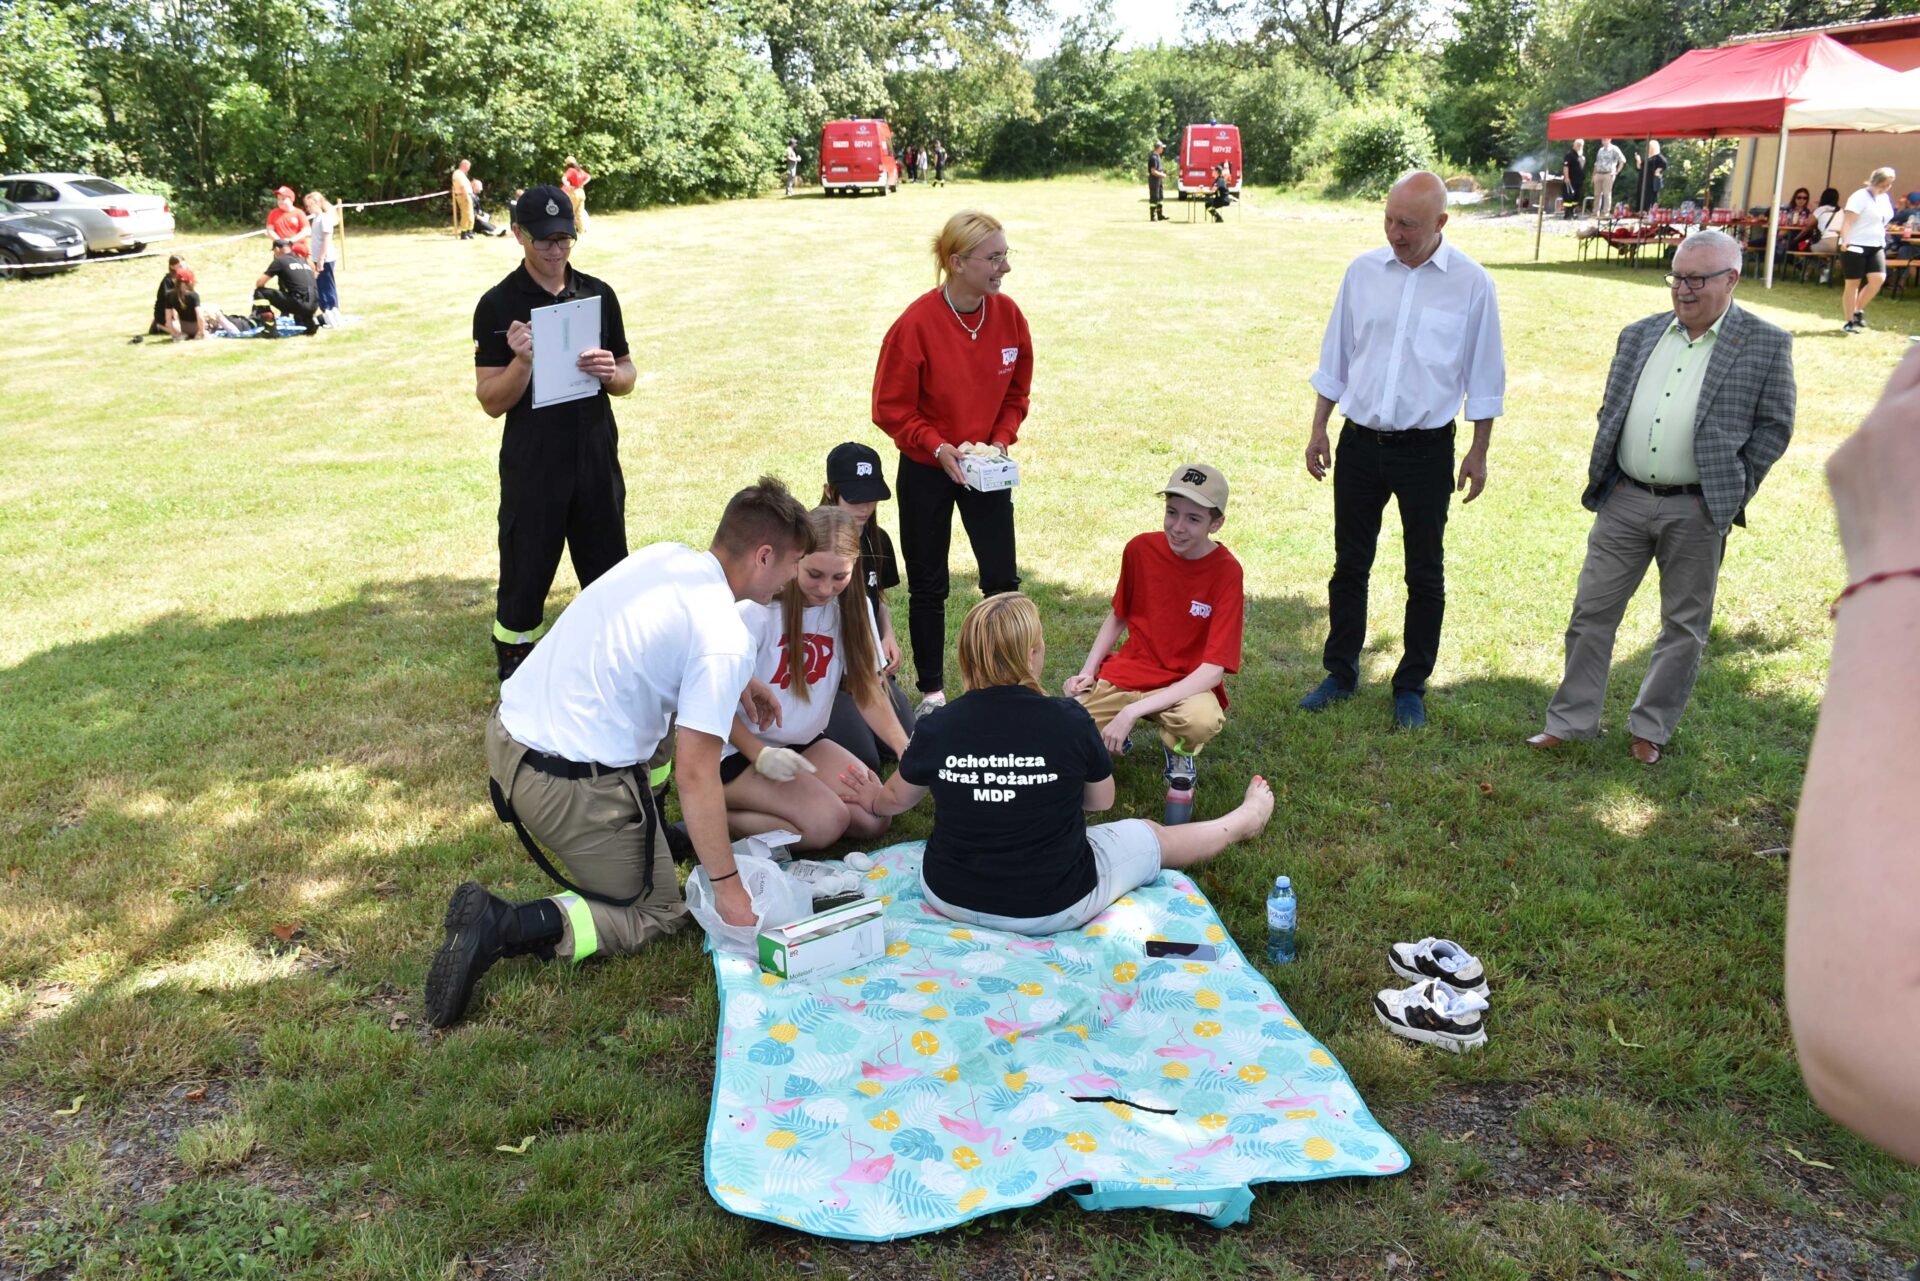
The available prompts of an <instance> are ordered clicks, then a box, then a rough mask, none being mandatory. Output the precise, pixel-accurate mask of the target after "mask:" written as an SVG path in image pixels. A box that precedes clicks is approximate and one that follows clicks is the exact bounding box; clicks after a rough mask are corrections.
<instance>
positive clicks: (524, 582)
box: [473, 187, 636, 680]
mask: <svg viewBox="0 0 1920 1281" xmlns="http://www.w3.org/2000/svg"><path fill="white" fill-rule="evenodd" d="M513 234H514V236H515V238H516V239H518V240H519V242H520V246H521V250H522V252H523V254H524V255H525V260H524V261H523V262H522V263H521V264H520V265H519V266H518V267H516V268H514V269H513V272H512V274H510V275H509V276H508V277H507V278H506V279H505V280H503V281H501V282H500V283H499V284H497V285H495V286H494V287H493V288H492V289H489V290H488V291H487V292H486V293H485V294H483V295H481V298H480V302H479V304H478V305H477V306H475V307H474V309H473V363H474V394H475V395H476V396H477V397H479V400H480V408H482V409H484V410H486V412H487V416H488V417H489V418H498V417H500V415H502V414H505V415H506V418H507V423H506V430H505V432H504V433H503V434H502V438H501V443H500V592H499V598H498V601H497V603H496V605H495V610H494V622H493V647H494V653H495V656H496V658H497V659H498V661H499V669H500V679H501V680H505V679H506V678H507V677H509V676H511V675H513V672H514V669H515V668H517V667H519V666H520V663H521V661H522V660H524V659H525V658H526V656H527V655H528V653H530V652H531V651H532V649H533V645H534V642H535V641H537V640H539V639H540V637H541V636H542V635H543V634H545V632H546V630H547V623H546V608H547V591H548V589H549V588H551V587H552V586H553V575H554V573H555V571H557V570H558V569H559V568H560V549H561V547H562V545H565V546H566V547H567V549H568V550H569V551H570V552H571V553H572V555H573V572H574V574H575V576H577V577H578V578H579V580H580V585H581V586H582V587H585V586H586V585H587V584H589V583H591V582H592V581H593V580H594V579H596V578H598V577H600V575H602V574H604V573H606V572H607V571H608V570H609V569H612V568H613V567H614V566H615V565H617V564H619V563H620V562H621V561H622V560H623V559H625V558H626V555H627V523H626V505H627V487H626V482H625V480H624V479H623V478H622V476H621V474H620V455H619V436H618V433H617V429H616V428H615V426H614V421H613V402H612V401H611V400H610V399H609V397H610V396H624V395H626V394H627V393H628V392H630V391H632V390H633V384H634V379H635V376H636V375H635V372H634V368H633V360H632V359H631V358H630V357H629V356H628V354H627V330H626V325H625V323H624V322H623V321H622V319H621V315H620V300H619V298H617V297H616V296H615V295H614V292H613V290H612V289H610V288H609V287H608V286H607V285H606V284H605V283H604V282H603V281H599V280H595V279H594V278H593V277H592V276H589V275H586V274H584V273H582V272H579V271H575V270H574V269H573V268H572V267H570V266H568V265H567V257H568V255H569V254H571V253H572V251H573V241H574V234H575V232H574V223H573V202H572V201H571V200H570V199H568V197H567V193H566V192H564V191H562V190H560V188H558V187H530V188H528V189H527V190H526V191H525V192H524V193H523V194H522V195H521V197H520V199H519V202H518V203H517V204H515V205H514V208H513ZM595 296H597V297H598V298H599V299H600V341H599V343H598V345H596V346H593V347H589V348H587V349H586V350H585V351H583V352H581V353H580V357H579V360H578V361H577V362H576V364H577V365H578V367H579V368H580V370H581V371H582V372H583V373H589V374H592V375H593V376H594V377H595V378H597V379H599V380H600V384H601V390H600V392H599V393H598V394H596V395H593V396H589V397H587V398H585V399H582V400H569V401H564V402H562V403H560V404H557V405H548V406H546V407H545V408H541V409H536V408H534V406H533V327H532V325H531V324H530V323H529V317H530V316H531V314H532V312H533V311H534V309H535V308H537V307H548V306H552V305H553V304H555V303H560V302H567V301H570V300H573V299H576V298H588V297H595Z"/></svg>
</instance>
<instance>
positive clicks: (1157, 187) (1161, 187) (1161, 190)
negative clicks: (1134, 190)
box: [1147, 174, 1167, 209]
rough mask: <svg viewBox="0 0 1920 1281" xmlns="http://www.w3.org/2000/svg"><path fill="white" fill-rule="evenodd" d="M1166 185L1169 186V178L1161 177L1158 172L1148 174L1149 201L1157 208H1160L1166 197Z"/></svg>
mask: <svg viewBox="0 0 1920 1281" xmlns="http://www.w3.org/2000/svg"><path fill="white" fill-rule="evenodd" d="M1166 186H1167V180H1166V179H1165V178H1163V177H1161V176H1160V175H1158V174H1148V175H1147V203H1148V204H1150V205H1152V206H1153V207H1154V208H1155V209H1158V208H1159V207H1160V203H1161V201H1162V200H1164V199H1165V198H1166Z"/></svg>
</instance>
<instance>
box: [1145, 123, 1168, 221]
mask: <svg viewBox="0 0 1920 1281" xmlns="http://www.w3.org/2000/svg"><path fill="white" fill-rule="evenodd" d="M1166 149H1167V144H1166V143H1164V142H1156V143H1154V144H1153V150H1152V151H1150V152H1148V153H1147V221H1148V222H1165V221H1166V220H1167V211H1166V210H1164V209H1162V208H1161V207H1160V202H1161V201H1162V200H1164V199H1165V198H1166V190H1167V167H1166V162H1165V161H1163V160H1162V159H1161V155H1162V154H1163V153H1164V152H1165V151H1166Z"/></svg>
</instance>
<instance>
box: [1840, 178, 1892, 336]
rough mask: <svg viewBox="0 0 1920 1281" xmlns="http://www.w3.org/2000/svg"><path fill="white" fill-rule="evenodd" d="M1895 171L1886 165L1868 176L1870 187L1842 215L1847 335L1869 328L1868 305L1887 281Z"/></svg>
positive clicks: (1843, 306)
mask: <svg viewBox="0 0 1920 1281" xmlns="http://www.w3.org/2000/svg"><path fill="white" fill-rule="evenodd" d="M1893 176H1894V175H1893V170H1892V169H1889V168H1888V167H1887V166H1885V165H1882V166H1880V168H1878V169H1875V170H1874V171H1873V172H1872V173H1871V174H1869V175H1868V177H1867V185H1866V186H1864V187H1862V188H1860V190H1858V191H1856V192H1854V193H1853V194H1852V195H1851V196H1848V197H1847V207H1846V208H1845V209H1843V210H1841V212H1840V270H1841V272H1842V273H1843V274H1844V275H1845V276H1846V278H1847V287H1846V289H1845V291H1844V293H1843V295H1842V298H1841V302H1840V314H1841V316H1842V317H1844V318H1845V321H1846V323H1845V324H1844V325H1842V326H1841V328H1842V329H1844V330H1845V331H1846V332H1847V333H1850V334H1857V333H1861V332H1863V331H1864V330H1865V329H1866V327H1867V304H1868V303H1870V302H1872V301H1873V296H1874V295H1875V294H1877V293H1879V292H1880V286H1881V285H1882V284H1884V283H1885V282H1886V279H1887V224H1888V223H1890V222H1892V221H1893V201H1892V200H1891V199H1889V198H1888V196H1887V192H1888V191H1890V190H1892V188H1893Z"/></svg>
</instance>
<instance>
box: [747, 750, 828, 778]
mask: <svg viewBox="0 0 1920 1281" xmlns="http://www.w3.org/2000/svg"><path fill="white" fill-rule="evenodd" d="M753 768H754V769H756V770H758V771H759V772H760V773H761V774H763V775H765V776H766V777H767V778H770V779H772V780H773V781H774V782H776V783H791V782H792V781H793V780H794V779H796V778H798V777H800V775H801V774H803V773H805V774H813V773H817V772H818V771H816V770H815V769H814V768H813V762H812V761H810V760H808V759H807V758H806V757H804V756H802V755H800V753H798V752H796V751H794V750H793V749H792V748H791V747H768V748H764V749H762V750H761V752H760V755H758V756H756V757H754V760H753Z"/></svg>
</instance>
